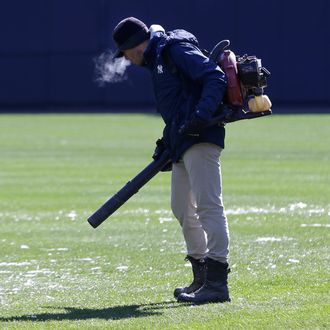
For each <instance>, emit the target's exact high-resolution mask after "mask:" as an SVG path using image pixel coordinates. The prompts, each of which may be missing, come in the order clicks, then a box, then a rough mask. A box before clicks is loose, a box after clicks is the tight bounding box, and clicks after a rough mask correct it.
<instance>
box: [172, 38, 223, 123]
mask: <svg viewBox="0 0 330 330" xmlns="http://www.w3.org/2000/svg"><path fill="white" fill-rule="evenodd" d="M169 52H170V56H171V58H172V60H173V62H174V63H175V65H176V66H177V68H178V70H179V71H180V72H181V73H182V74H183V75H184V76H186V77H188V78H189V79H191V80H193V81H196V82H197V83H199V84H201V86H202V93H201V98H200V100H199V102H198V104H197V106H196V109H195V111H196V114H197V115H198V116H199V117H201V118H203V119H205V120H208V119H210V118H211V117H212V116H213V115H214V113H215V112H216V110H217V109H218V107H219V105H220V103H221V102H222V99H223V97H224V95H225V92H226V88H227V80H226V76H225V74H224V72H223V71H222V70H221V69H220V68H219V66H218V65H216V63H214V62H213V61H212V60H210V59H209V58H208V57H206V56H205V55H204V54H203V53H202V52H201V51H200V49H199V48H198V47H196V46H194V45H193V44H190V43H187V42H180V43H175V44H172V45H171V46H170V47H169Z"/></svg>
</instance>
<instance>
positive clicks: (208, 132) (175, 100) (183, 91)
mask: <svg viewBox="0 0 330 330" xmlns="http://www.w3.org/2000/svg"><path fill="white" fill-rule="evenodd" d="M113 39H114V41H115V43H116V45H117V48H118V50H117V52H116V54H115V57H121V56H124V57H125V58H126V59H127V60H130V61H131V62H132V63H133V64H135V65H140V66H143V67H145V68H147V69H148V70H150V72H151V75H152V81H153V86H154V92H155V96H156V102H157V111H158V112H159V113H160V114H161V116H162V118H163V120H164V122H165V128H164V132H163V137H162V139H160V140H158V141H157V147H156V150H155V153H154V156H153V157H154V158H155V159H157V157H159V156H160V154H161V152H162V151H163V150H164V149H165V148H166V149H167V150H168V151H169V152H170V155H171V159H172V163H173V165H172V184H171V185H172V186H171V190H172V192H171V207H172V211H173V214H174V215H175V217H176V218H177V219H178V221H179V223H180V225H181V227H182V231H183V236H184V239H185V242H186V247H187V260H189V261H190V262H191V264H192V271H193V281H192V283H191V284H190V285H189V286H187V287H182V288H176V289H175V291H174V296H175V297H176V298H177V300H178V301H183V302H193V303H208V302H224V301H230V298H229V291H228V284H227V275H228V273H229V267H228V253H229V231H228V224H227V218H226V215H225V211H224V207H223V202H222V192H221V168H220V161H219V157H220V154H221V151H222V150H223V148H224V138H225V129H224V127H222V126H218V125H214V126H210V127H206V126H207V124H206V123H207V122H208V120H209V119H211V118H212V117H213V116H214V115H215V114H216V111H217V109H218V108H219V105H220V104H221V102H222V99H223V96H224V94H225V91H226V87H227V82H226V77H225V74H224V73H223V71H222V70H221V69H220V68H219V67H218V66H217V65H216V63H214V62H213V61H211V60H209V59H208V57H206V56H205V55H204V54H203V53H202V52H201V50H200V49H199V48H198V41H197V39H196V38H195V36H194V35H192V34H191V33H189V32H187V31H184V30H174V31H170V32H166V33H165V31H164V29H163V28H162V27H161V26H160V25H152V26H151V27H150V29H148V28H147V26H146V25H145V24H144V23H143V22H141V21H140V20H138V19H136V18H134V17H128V18H126V19H124V20H122V21H121V22H119V24H118V25H117V26H116V27H115V29H114V31H113Z"/></svg>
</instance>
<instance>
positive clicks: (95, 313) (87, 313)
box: [0, 301, 183, 322]
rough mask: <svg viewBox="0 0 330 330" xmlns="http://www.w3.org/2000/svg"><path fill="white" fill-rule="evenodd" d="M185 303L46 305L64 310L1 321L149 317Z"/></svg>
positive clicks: (3, 318)
mask: <svg viewBox="0 0 330 330" xmlns="http://www.w3.org/2000/svg"><path fill="white" fill-rule="evenodd" d="M181 306H183V305H181V304H177V303H176V302H173V301H164V302H160V303H151V304H142V305H123V306H113V307H108V308H102V309H89V308H78V307H45V308H48V309H64V311H63V312H57V313H56V312H53V313H52V312H48V313H42V314H31V315H22V316H11V317H0V322H12V321H13V322H14V321H15V322H17V321H21V322H23V321H34V322H45V321H63V320H89V319H103V320H120V319H127V318H138V317H148V316H154V315H161V314H162V312H161V310H162V309H164V308H178V307H181Z"/></svg>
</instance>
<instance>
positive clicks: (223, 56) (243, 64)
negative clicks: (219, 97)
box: [209, 40, 272, 112]
mask: <svg viewBox="0 0 330 330" xmlns="http://www.w3.org/2000/svg"><path fill="white" fill-rule="evenodd" d="M229 45H230V41H229V40H222V41H220V42H219V43H218V44H217V45H216V46H215V47H214V48H213V49H212V51H211V53H210V55H209V57H210V58H211V59H212V60H214V61H215V62H216V63H218V65H219V66H220V67H221V68H222V70H223V71H224V72H225V74H226V76H227V80H228V89H227V95H226V99H225V103H227V104H228V105H229V106H231V107H233V108H243V109H246V110H247V111H251V112H264V111H268V110H270V108H271V106H272V103H271V101H270V99H269V97H268V96H267V95H265V94H264V93H263V91H264V88H265V87H267V77H269V76H270V72H269V71H268V70H267V69H266V68H265V67H263V66H262V64H261V59H259V58H257V57H256V56H249V55H244V56H237V55H235V54H234V52H232V51H231V50H229V49H226V48H227V47H228V46H229Z"/></svg>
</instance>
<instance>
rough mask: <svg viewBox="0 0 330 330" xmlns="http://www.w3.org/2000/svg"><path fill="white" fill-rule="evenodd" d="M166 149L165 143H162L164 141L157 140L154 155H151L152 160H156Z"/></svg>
mask: <svg viewBox="0 0 330 330" xmlns="http://www.w3.org/2000/svg"><path fill="white" fill-rule="evenodd" d="M165 149H166V147H165V143H164V139H163V138H161V139H158V140H157V141H156V148H155V151H154V154H153V155H152V158H153V159H154V160H158V159H159V158H160V156H161V155H162V153H163V152H164V151H165Z"/></svg>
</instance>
